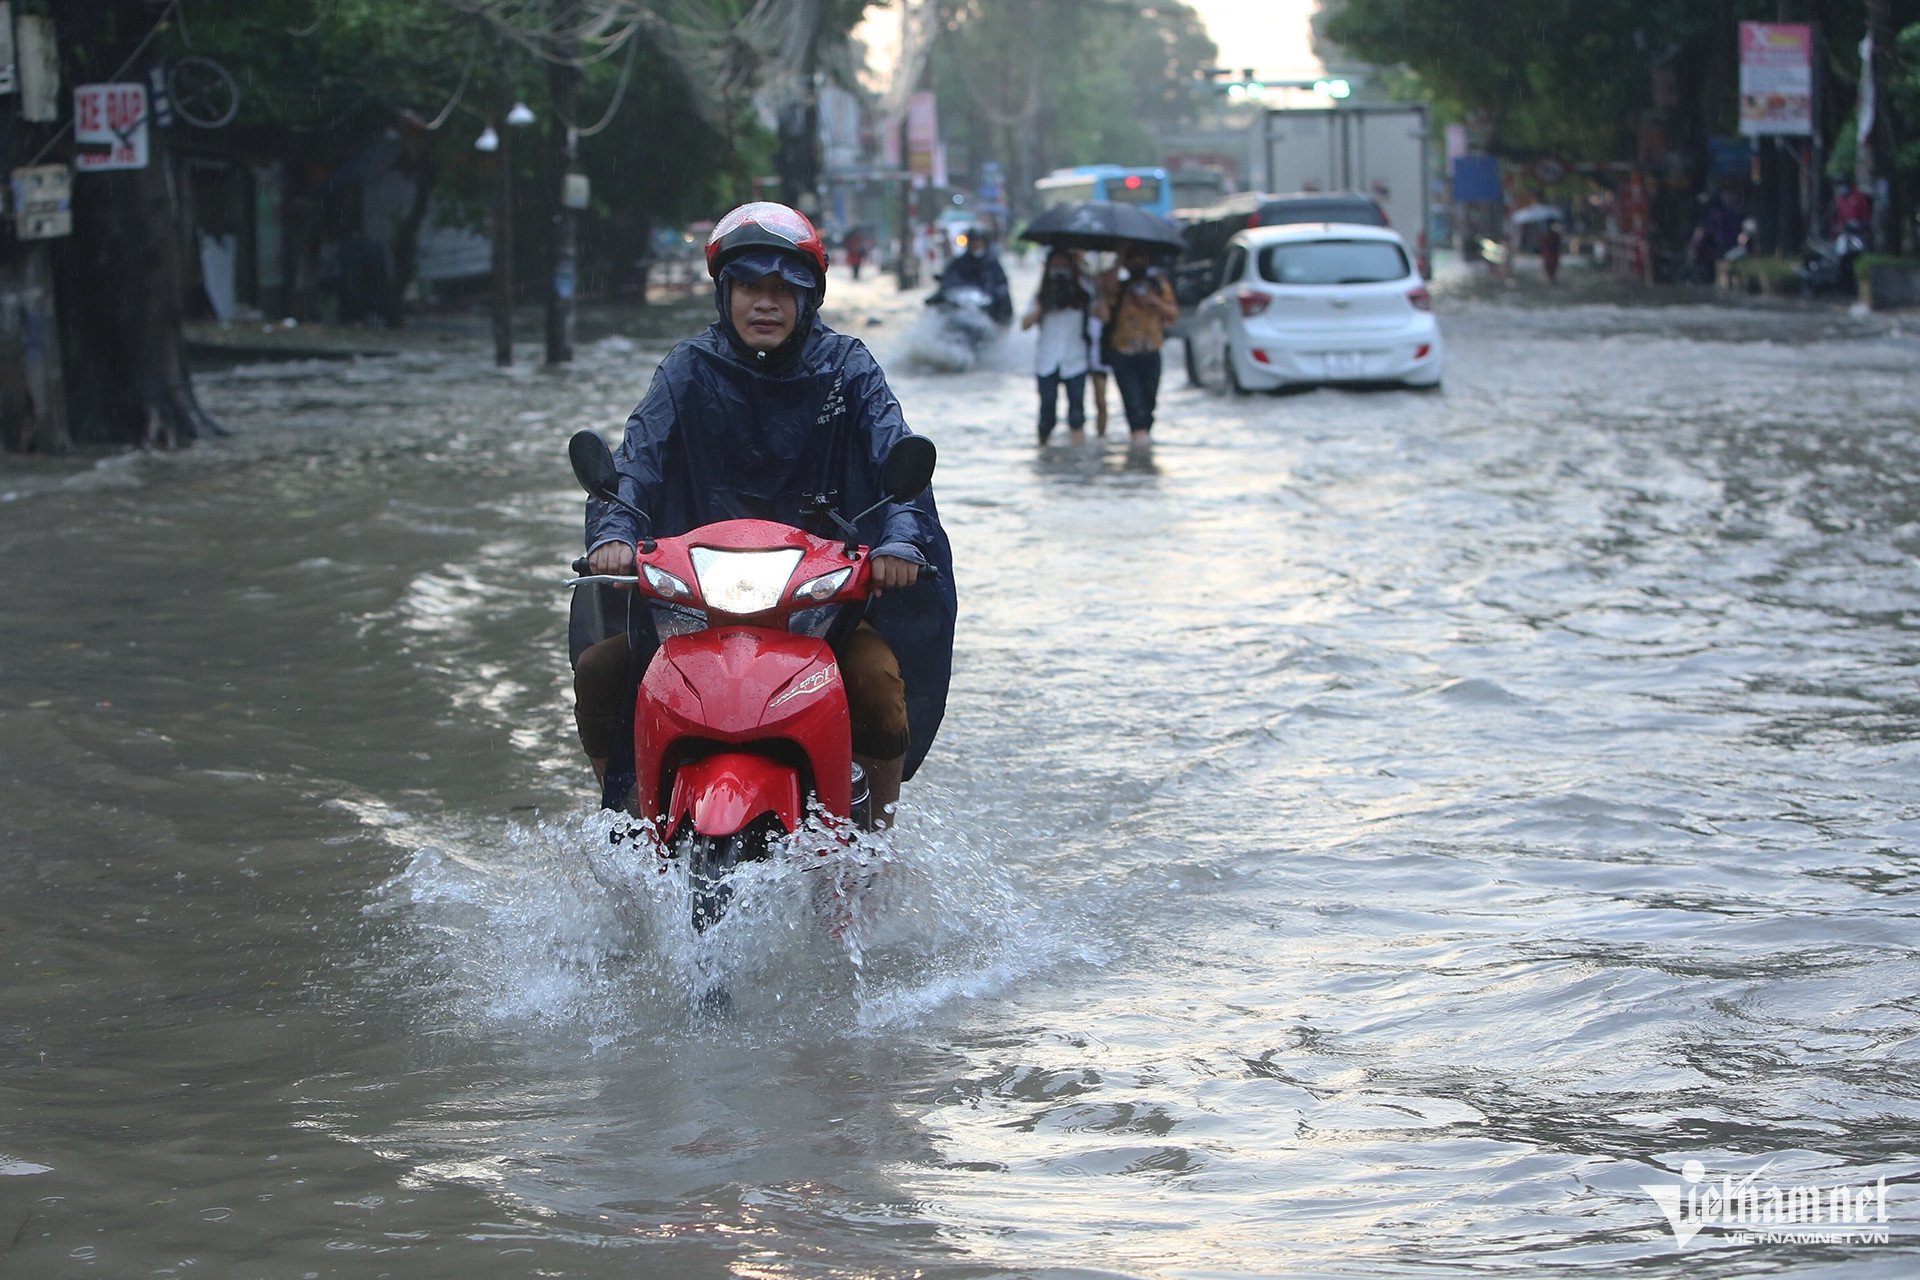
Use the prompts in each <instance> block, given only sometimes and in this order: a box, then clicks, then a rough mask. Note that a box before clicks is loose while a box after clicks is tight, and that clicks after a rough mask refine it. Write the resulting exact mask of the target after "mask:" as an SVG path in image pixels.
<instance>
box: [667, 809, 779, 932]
mask: <svg viewBox="0 0 1920 1280" xmlns="http://www.w3.org/2000/svg"><path fill="white" fill-rule="evenodd" d="M769 835H770V833H769V832H768V831H767V830H766V828H765V827H763V826H759V825H755V826H751V827H748V828H747V829H746V830H744V831H737V832H735V833H734V834H733V835H730V836H703V835H700V834H698V833H696V832H691V831H689V832H686V833H684V834H683V835H681V836H680V837H679V839H678V840H676V841H675V844H676V845H677V846H678V848H677V852H678V853H680V855H681V856H682V857H684V858H685V859H686V861H687V883H688V886H689V887H690V888H691V889H692V891H693V894H692V896H693V904H692V907H693V931H694V932H695V933H705V932H706V931H707V930H708V929H711V928H712V927H713V926H714V925H716V924H718V923H720V918H721V917H722V916H724V915H725V914H726V913H727V906H728V904H729V903H731V902H732V901H733V885H732V884H731V883H730V878H731V876H732V874H733V871H734V869H735V868H736V867H738V866H739V865H740V864H741V863H743V862H760V861H763V860H765V858H766V856H767V844H768V838H769Z"/></svg>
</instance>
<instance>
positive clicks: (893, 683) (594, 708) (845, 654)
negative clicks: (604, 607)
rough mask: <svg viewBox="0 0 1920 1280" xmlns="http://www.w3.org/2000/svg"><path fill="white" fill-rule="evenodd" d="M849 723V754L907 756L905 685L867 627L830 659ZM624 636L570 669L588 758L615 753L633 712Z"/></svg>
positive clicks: (895, 662) (885, 647)
mask: <svg viewBox="0 0 1920 1280" xmlns="http://www.w3.org/2000/svg"><path fill="white" fill-rule="evenodd" d="M834 657H835V658H836V659H837V660H838V663H839V666H840V682H841V683H842V684H844V685H845V686H846V689H847V710H848V712H849V713H850V715H851V716H852V719H853V751H854V754H855V755H860V756H865V757H866V758H867V759H869V760H892V759H895V758H896V757H898V756H903V755H905V754H906V753H907V686H906V685H905V684H904V683H902V681H901V679H900V662H899V659H897V658H895V657H894V656H893V648H892V646H891V645H889V644H888V643H887V641H886V638H885V637H884V636H882V635H881V634H880V633H879V632H878V631H875V630H874V629H873V627H872V625H871V624H870V623H865V622H862V623H861V624H860V625H859V626H858V627H856V628H854V632H853V634H852V635H851V636H849V637H847V640H846V643H845V644H843V645H841V646H840V649H839V651H838V652H837V653H836V654H835V655H834ZM629 694H630V690H629V688H628V685H627V637H626V633H625V632H622V633H621V634H619V635H616V636H610V637H608V638H607V639H605V640H602V641H601V642H600V643H599V644H596V645H593V646H591V647H589V648H588V649H587V650H586V651H585V652H584V653H582V654H581V655H580V661H579V662H578V663H576V664H575V665H574V668H573V722H574V725H575V726H576V727H577V728H578V729H579V730H580V745H581V746H582V747H583V748H585V749H586V753H587V755H588V757H589V758H590V759H594V760H604V759H606V758H607V757H608V756H610V755H612V754H613V745H614V736H615V735H616V734H618V733H619V732H620V730H621V728H622V726H624V725H625V724H626V721H627V715H628V712H630V711H631V710H632V709H633V708H632V706H631V704H627V705H622V704H623V703H626V699H627V698H628V696H629Z"/></svg>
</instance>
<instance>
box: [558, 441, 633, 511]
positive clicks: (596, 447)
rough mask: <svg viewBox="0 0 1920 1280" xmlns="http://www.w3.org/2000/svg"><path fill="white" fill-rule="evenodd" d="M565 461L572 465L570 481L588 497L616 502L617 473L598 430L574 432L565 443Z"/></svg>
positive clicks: (617, 493)
mask: <svg viewBox="0 0 1920 1280" xmlns="http://www.w3.org/2000/svg"><path fill="white" fill-rule="evenodd" d="M567 461H569V462H571V463H572V464H573V478H574V479H575V480H578V481H579V482H580V487H581V488H582V489H585V490H586V491H587V494H588V496H589V497H594V498H600V499H603V500H604V501H607V502H618V501H619V495H620V473H619V472H617V471H615V470H614V468H613V450H611V449H609V448H607V442H606V441H605V440H602V439H601V438H600V433H599V432H598V431H576V432H574V433H573V439H571V440H569V441H567Z"/></svg>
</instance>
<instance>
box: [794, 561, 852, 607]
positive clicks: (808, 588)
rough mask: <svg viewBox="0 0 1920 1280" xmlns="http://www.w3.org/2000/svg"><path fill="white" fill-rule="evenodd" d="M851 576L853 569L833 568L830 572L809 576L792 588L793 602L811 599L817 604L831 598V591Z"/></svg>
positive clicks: (844, 583)
mask: <svg viewBox="0 0 1920 1280" xmlns="http://www.w3.org/2000/svg"><path fill="white" fill-rule="evenodd" d="M852 576H853V570H852V569H851V568H848V569H835V570H834V571H833V572H832V573H823V574H821V575H820V576H819V577H817V578H809V579H808V580H807V581H805V582H803V583H801V584H800V585H799V586H797V587H795V588H794V589H793V599H794V603H796V604H798V603H801V602H803V601H808V600H811V601H813V602H814V603H815V604H818V603H819V602H820V601H822V600H828V599H831V598H832V596H833V593H834V592H836V591H838V590H839V589H840V588H841V587H844V586H846V585H847V579H848V578H851V577H852Z"/></svg>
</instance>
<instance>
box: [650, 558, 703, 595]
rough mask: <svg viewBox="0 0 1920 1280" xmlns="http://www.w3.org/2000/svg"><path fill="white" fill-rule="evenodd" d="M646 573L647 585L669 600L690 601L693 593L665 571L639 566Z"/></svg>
mask: <svg viewBox="0 0 1920 1280" xmlns="http://www.w3.org/2000/svg"><path fill="white" fill-rule="evenodd" d="M640 567H641V568H642V569H644V570H645V571H646V574H647V585H648V586H650V587H652V588H653V589H654V591H655V592H657V593H658V594H660V595H662V596H664V597H666V598H667V599H669V600H691V599H693V592H692V591H691V590H690V589H689V588H688V587H687V584H686V583H684V582H682V581H680V579H678V578H676V577H674V576H673V575H672V574H670V573H668V572H667V571H666V570H665V569H656V568H654V567H653V566H652V565H650V564H648V565H642V566H640Z"/></svg>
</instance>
